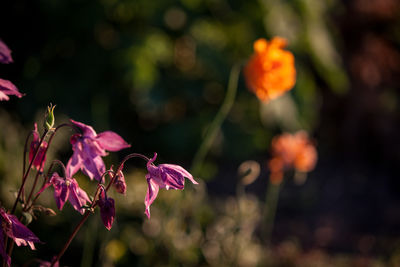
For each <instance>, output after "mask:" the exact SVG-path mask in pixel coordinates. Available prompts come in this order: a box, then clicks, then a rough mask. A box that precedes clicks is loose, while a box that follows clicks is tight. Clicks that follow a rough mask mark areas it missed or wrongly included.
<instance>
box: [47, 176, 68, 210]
mask: <svg viewBox="0 0 400 267" xmlns="http://www.w3.org/2000/svg"><path fill="white" fill-rule="evenodd" d="M50 182H51V183H52V184H53V186H54V198H55V200H56V204H57V208H58V209H59V210H62V209H63V207H64V204H65V202H66V201H67V199H68V196H69V194H70V192H69V188H68V185H67V184H66V181H65V180H64V179H63V178H61V177H60V176H59V175H58V174H57V173H54V174H53V176H52V177H51V179H50Z"/></svg>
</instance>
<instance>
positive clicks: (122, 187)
mask: <svg viewBox="0 0 400 267" xmlns="http://www.w3.org/2000/svg"><path fill="white" fill-rule="evenodd" d="M113 186H114V188H115V191H117V192H118V193H120V194H123V195H125V193H126V183H125V177H124V174H123V173H122V171H119V172H118V174H117V177H115V180H114V184H113Z"/></svg>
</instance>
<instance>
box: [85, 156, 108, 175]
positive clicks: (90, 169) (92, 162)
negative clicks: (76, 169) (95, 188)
mask: <svg viewBox="0 0 400 267" xmlns="http://www.w3.org/2000/svg"><path fill="white" fill-rule="evenodd" d="M81 169H82V172H83V173H84V174H85V175H87V176H89V178H90V179H91V180H93V178H94V179H96V180H97V181H100V179H101V177H102V175H103V173H104V172H105V171H106V167H105V165H104V161H103V159H102V158H101V157H100V156H97V157H95V158H89V157H86V158H85V159H84V161H83V164H82V166H81Z"/></svg>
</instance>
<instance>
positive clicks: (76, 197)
mask: <svg viewBox="0 0 400 267" xmlns="http://www.w3.org/2000/svg"><path fill="white" fill-rule="evenodd" d="M69 180H70V181H71V184H70V187H69V188H70V192H71V193H70V195H69V198H68V200H69V202H70V203H71V205H72V206H73V207H74V209H75V210H77V211H78V212H80V213H81V214H83V213H85V210H84V209H82V206H84V205H85V204H86V203H87V202H89V201H90V199H89V197H88V195H87V194H86V192H85V191H84V190H82V189H81V188H80V187H79V185H78V182H77V181H76V180H75V179H73V178H72V179H69Z"/></svg>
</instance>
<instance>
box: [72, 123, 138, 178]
mask: <svg viewBox="0 0 400 267" xmlns="http://www.w3.org/2000/svg"><path fill="white" fill-rule="evenodd" d="M71 122H72V123H73V124H74V125H75V126H77V127H78V128H80V129H81V130H82V134H75V135H73V136H72V137H71V144H72V150H73V151H74V153H73V155H72V157H71V158H70V159H69V161H68V165H69V166H70V168H69V171H70V172H69V176H72V175H74V174H75V173H76V172H77V171H78V170H82V172H83V173H84V174H85V175H87V176H89V177H90V179H93V178H95V179H96V180H99V181H100V179H101V176H102V174H103V173H104V172H105V169H106V168H105V165H104V162H103V159H102V158H101V157H104V156H107V152H106V150H108V151H119V150H121V149H123V148H127V147H130V145H129V144H128V143H127V142H125V140H124V139H122V137H121V136H119V135H118V134H116V133H114V132H112V131H106V132H102V133H100V134H96V132H95V131H94V130H93V128H92V127H90V126H88V125H85V124H83V123H81V122H77V121H74V120H71Z"/></svg>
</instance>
